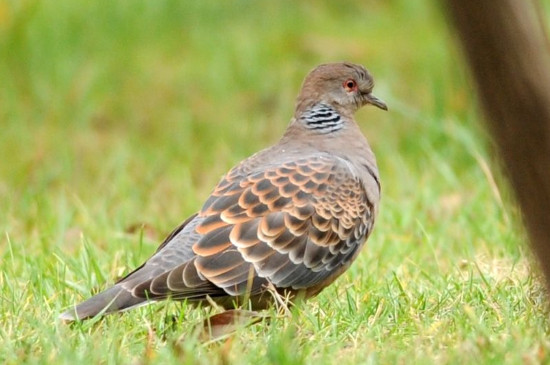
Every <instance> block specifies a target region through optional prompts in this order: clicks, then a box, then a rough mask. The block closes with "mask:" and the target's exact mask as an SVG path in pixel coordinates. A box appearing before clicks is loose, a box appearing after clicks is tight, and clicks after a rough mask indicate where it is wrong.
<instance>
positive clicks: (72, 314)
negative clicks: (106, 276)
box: [59, 284, 147, 321]
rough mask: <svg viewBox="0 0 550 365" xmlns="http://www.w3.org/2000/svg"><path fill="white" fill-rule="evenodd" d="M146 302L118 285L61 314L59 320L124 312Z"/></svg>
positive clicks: (73, 319)
mask: <svg viewBox="0 0 550 365" xmlns="http://www.w3.org/2000/svg"><path fill="white" fill-rule="evenodd" d="M146 302H147V299H145V298H138V297H135V296H133V295H132V293H130V292H129V291H128V290H126V289H124V288H123V287H122V285H120V284H118V285H115V286H113V287H112V288H109V289H107V290H105V291H103V292H101V293H99V294H97V295H94V296H93V297H91V298H90V299H88V300H86V301H84V302H82V303H80V304H78V305H76V306H75V307H73V308H71V309H69V310H67V311H65V312H63V313H61V315H60V316H59V319H61V320H64V321H76V320H82V319H86V318H90V317H94V316H96V315H98V314H100V313H101V314H107V313H114V312H118V311H122V310H125V309H129V308H131V307H135V306H137V305H140V304H145V303H146Z"/></svg>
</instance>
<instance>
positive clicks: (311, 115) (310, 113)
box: [300, 103, 344, 133]
mask: <svg viewBox="0 0 550 365" xmlns="http://www.w3.org/2000/svg"><path fill="white" fill-rule="evenodd" d="M300 120H302V121H303V122H304V124H305V125H306V127H307V128H309V129H314V130H316V131H319V132H320V133H330V132H334V131H337V130H340V129H342V128H343V127H344V122H343V121H342V117H341V116H340V114H338V112H337V111H336V110H334V109H333V108H332V107H331V106H330V105H327V104H323V103H318V104H315V105H314V106H312V107H311V108H310V109H308V110H306V111H305V112H304V113H303V114H302V115H301V116H300Z"/></svg>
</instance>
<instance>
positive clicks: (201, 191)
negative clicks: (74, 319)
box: [0, 0, 550, 321]
mask: <svg viewBox="0 0 550 365" xmlns="http://www.w3.org/2000/svg"><path fill="white" fill-rule="evenodd" d="M438 4H439V2H437V1H435V0H416V1H409V0H391V1H389V0H388V1H375V0H363V1H346V2H342V1H341V0H333V1H323V2H318V1H291V0H283V1H276V2H275V1H249V0H236V1H215V0H201V1H176V0H155V1H146V0H133V1H124V0H117V1H112V0H97V1H74V0H56V1H38V0H26V1H16V0H7V1H6V0H0V208H1V209H0V255H2V256H1V257H0V259H2V260H4V262H5V264H3V265H6V266H5V267H4V269H3V274H2V275H1V276H0V281H2V283H3V286H4V288H5V289H4V290H7V292H5V293H4V294H3V295H4V297H10V298H19V300H27V301H28V302H32V301H36V300H37V301H43V300H45V301H46V302H47V303H48V308H47V313H48V314H47V316H49V317H48V318H50V317H51V318H55V315H56V313H58V311H59V310H60V309H61V308H63V307H65V306H67V305H70V304H73V303H74V302H76V301H77V300H79V299H82V298H83V297H86V296H87V295H89V293H90V290H91V288H92V287H96V286H102V285H106V284H105V283H106V282H112V280H114V279H115V278H116V277H117V276H119V275H122V274H123V273H124V272H127V271H128V270H129V269H131V268H132V266H133V265H136V264H138V263H139V262H140V261H141V260H143V259H145V258H146V257H147V256H148V255H149V254H150V253H151V252H153V250H154V249H155V248H156V246H157V244H158V243H159V242H160V240H162V239H163V238H164V236H165V235H166V234H168V233H169V232H170V230H171V229H172V228H174V227H175V226H176V225H177V224H178V223H180V222H181V221H183V220H184V219H185V218H186V217H187V216H188V215H190V214H192V213H193V212H195V211H196V210H198V209H199V208H200V206H201V203H202V202H203V201H204V199H205V198H206V197H207V196H208V194H209V193H210V191H211V189H212V188H213V186H214V185H215V184H216V182H217V181H218V180H219V178H220V177H221V176H222V175H223V174H224V173H225V172H226V171H227V170H228V169H229V168H230V167H232V166H233V165H234V164H236V163H237V162H239V161H240V160H241V159H243V158H245V157H247V156H249V155H250V154H252V153H254V152H256V151H258V150H260V149H262V148H264V147H267V146H268V145H270V144H273V143H276V142H277V140H278V139H279V138H280V136H281V135H282V133H283V131H284V130H285V128H286V126H287V124H288V122H289V120H290V118H291V116H292V114H293V110H294V100H295V97H296V95H297V93H298V91H299V88H300V85H301V81H302V79H303V77H304V76H305V75H306V74H307V73H308V72H309V71H310V70H311V69H312V68H313V67H315V66H316V65H318V64H320V63H326V62H333V61H342V60H347V61H351V62H354V63H361V64H363V65H365V66H366V67H367V68H368V69H369V70H370V71H371V73H372V74H373V76H374V78H375V82H376V87H375V89H374V91H375V95H376V96H378V97H379V98H381V99H383V100H384V101H385V102H386V103H387V104H388V106H389V111H388V112H383V111H380V110H378V109H375V108H363V109H362V110H360V111H359V112H358V113H357V116H356V119H357V120H358V122H359V124H360V126H361V128H362V130H363V131H364V133H365V135H366V136H367V138H368V139H369V141H370V143H371V145H372V147H373V150H374V151H375V153H376V155H377V158H378V164H379V168H380V173H381V182H382V193H383V198H382V202H381V209H380V217H379V219H378V222H377V225H376V227H375V230H374V231H375V232H374V234H373V235H372V237H371V239H370V240H369V243H368V245H367V249H366V250H365V251H364V253H363V254H362V255H361V257H360V258H359V260H358V262H357V263H356V264H355V265H353V267H352V269H351V270H350V271H351V274H349V276H348V277H347V278H345V279H342V280H343V281H342V283H345V284H347V285H350V286H351V287H352V288H353V287H361V286H369V287H371V288H373V292H374V293H376V289H379V290H382V291H383V290H385V289H384V288H386V289H387V288H390V287H391V288H393V287H397V286H401V285H402V282H403V283H406V285H405V286H406V288H405V289H406V290H410V291H411V292H412V293H416V294H419V293H422V292H423V290H427V289H426V288H431V289H434V290H436V291H437V290H443V291H444V290H447V289H445V288H447V287H448V285H447V283H446V280H447V279H446V278H448V277H455V278H456V277H460V275H461V273H464V272H466V273H468V272H469V273H470V274H471V273H472V272H478V271H477V270H478V269H479V270H480V271H481V272H482V273H483V275H484V277H483V278H482V279H479V278H478V279H479V280H486V281H487V282H488V283H499V282H500V281H501V280H503V278H509V276H510V275H512V274H511V273H513V275H514V276H513V277H514V280H516V279H517V280H527V279H526V278H527V277H528V275H529V272H530V269H529V265H528V264H527V263H526V262H527V261H528V258H529V251H528V250H527V249H526V246H525V242H524V241H525V237H524V233H523V229H522V228H521V227H520V225H519V223H518V222H519V218H518V217H519V215H518V213H517V210H516V209H515V205H514V204H513V202H512V200H511V197H510V194H509V192H508V189H507V186H506V184H504V183H503V179H502V177H501V175H500V174H499V173H498V172H495V171H497V170H495V169H490V168H489V167H490V166H493V167H497V166H498V161H497V160H496V159H495V158H494V154H493V152H492V146H491V143H490V141H489V139H488V138H487V136H486V135H485V133H484V131H483V128H482V124H481V119H480V116H479V114H478V112H477V110H478V108H477V103H476V101H475V95H474V90H473V89H472V86H471V85H472V83H471V82H470V80H469V75H468V73H467V69H466V67H465V65H464V63H463V59H462V56H461V54H460V50H459V49H458V47H457V45H456V39H455V35H454V34H453V32H452V29H451V28H450V27H449V24H447V22H446V20H445V18H444V16H443V12H442V9H440V8H439V6H438ZM543 8H544V10H545V13H544V16H545V17H546V18H547V19H550V16H549V14H550V1H544V2H543ZM141 227H143V237H141V232H142V228H141ZM90 257H93V258H94V259H93V260H92V259H90ZM90 262H91V263H90ZM476 267H477V269H476ZM396 278H400V280H401V281H399V280H398V281H395V279H396ZM438 278H440V279H438ZM470 279H471V277H470ZM476 280H477V279H476ZM336 290H337V289H327V291H326V293H328V295H331V293H332V294H334V293H336ZM351 290H353V289H351ZM396 290H397V289H396ZM401 290H403V288H401ZM457 290H458V289H457ZM367 293H368V291H367V290H365V291H364V293H363V294H357V295H364V296H368V294H367ZM380 295H381V296H383V295H384V294H383V292H380ZM537 295H539V294H537ZM452 296H453V294H452V293H451V294H449V297H452ZM325 298H326V299H323V296H321V299H320V300H321V302H322V301H323V300H328V297H325ZM365 298H366V297H365ZM9 303H11V302H9ZM9 303H8V302H4V304H3V305H4V311H10V310H11V309H10V308H11V307H10V305H11V304H9ZM480 310H481V309H480ZM24 318H25V317H24V316H22V317H20V319H18V321H23V319H24Z"/></svg>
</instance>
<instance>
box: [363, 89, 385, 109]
mask: <svg viewBox="0 0 550 365" xmlns="http://www.w3.org/2000/svg"><path fill="white" fill-rule="evenodd" d="M365 100H366V101H367V104H372V105H374V106H377V107H379V108H380V109H383V110H388V106H387V105H386V103H384V102H383V101H382V100H380V99H378V98H377V97H376V96H374V95H372V94H370V93H369V94H366V95H365Z"/></svg>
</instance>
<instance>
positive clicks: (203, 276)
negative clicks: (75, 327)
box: [60, 63, 387, 320]
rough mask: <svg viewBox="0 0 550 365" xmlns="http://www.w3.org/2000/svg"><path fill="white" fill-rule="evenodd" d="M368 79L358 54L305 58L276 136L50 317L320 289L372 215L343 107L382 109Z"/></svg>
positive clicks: (350, 254) (358, 146)
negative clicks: (329, 59)
mask: <svg viewBox="0 0 550 365" xmlns="http://www.w3.org/2000/svg"><path fill="white" fill-rule="evenodd" d="M373 86H374V83H373V79H372V77H371V76H370V74H369V73H368V72H367V70H366V69H365V68H364V67H362V66H360V65H355V64H350V63H333V64H326V65H321V66H318V67H317V68H315V69H314V70H313V71H311V72H310V74H309V75H308V76H307V77H306V79H305V80H304V84H303V86H302V91H301V93H300V95H299V96H298V99H297V103H296V112H295V114H294V117H293V118H292V120H291V123H290V125H289V127H288V129H287V131H286V132H285V134H284V136H283V137H282V139H281V140H280V141H279V143H278V144H276V145H274V146H272V147H270V148H267V149H265V150H263V151H261V152H258V153H257V154H255V155H253V156H251V157H250V158H248V159H246V160H244V161H243V162H241V163H240V164H239V165H237V166H236V167H234V168H233V169H232V170H230V171H229V172H228V173H227V174H226V175H225V176H224V177H223V178H222V180H221V181H220V182H219V183H218V185H217V186H216V187H215V189H214V191H213V192H212V194H211V196H210V197H209V198H208V200H207V201H206V203H205V204H204V205H203V207H202V209H201V210H200V211H199V212H198V213H197V214H195V215H193V216H191V217H190V218H189V219H187V220H186V221H185V222H184V223H183V224H182V225H181V226H179V227H178V228H177V229H176V230H175V231H174V232H173V233H172V234H171V235H170V236H168V238H166V240H165V241H164V242H163V243H162V244H161V246H160V247H159V248H158V250H157V252H156V253H155V254H154V255H153V256H152V257H151V258H150V259H149V260H147V261H146V262H145V263H144V264H143V265H142V266H141V267H139V268H138V269H136V270H135V271H134V272H132V273H130V274H129V275H127V276H126V277H125V278H123V279H122V280H120V281H119V282H117V283H116V284H115V285H114V286H113V287H111V288H110V289H107V290H106V291H104V292H102V293H99V294H98V295H96V296H94V297H92V298H90V299H88V300H87V301H85V302H83V303H81V304H79V305H77V306H75V307H73V308H71V309H69V310H68V311H66V312H65V313H63V314H61V316H60V318H62V319H65V320H74V319H85V318H89V317H92V316H95V315H97V314H99V313H111V312H116V311H121V310H125V309H128V308H131V307H134V306H137V305H140V304H144V303H147V302H149V301H155V300H161V299H167V298H172V299H187V300H190V301H206V298H207V296H208V297H210V298H211V299H212V300H214V301H216V302H218V303H220V304H221V305H223V306H225V307H232V306H234V305H235V304H236V303H239V301H242V299H243V298H248V299H250V303H251V305H252V307H254V308H263V307H265V306H266V305H269V303H270V302H271V299H272V294H271V293H268V292H267V287H268V286H273V287H275V288H276V289H277V290H278V291H279V292H281V293H286V294H290V295H291V296H293V295H298V294H301V295H303V296H304V297H305V298H308V297H311V296H313V295H316V294H317V293H319V292H320V291H321V290H322V289H323V288H325V287H326V286H327V285H329V284H330V283H332V282H333V281H334V280H335V279H336V278H337V277H338V276H339V275H340V274H341V273H342V272H344V271H345V270H346V269H347V268H348V267H349V265H350V264H351V263H352V262H353V260H354V259H355V258H356V257H357V254H358V253H359V251H360V249H361V247H362V246H363V244H364V242H365V240H366V239H367V237H368V235H369V234H370V233H371V231H372V228H373V224H374V220H375V217H376V213H377V209H378V202H379V199H380V183H379V177H378V168H377V166H376V160H375V158H374V155H373V153H372V151H371V149H370V147H369V144H368V142H367V140H366V139H365V137H364V136H363V135H362V134H361V131H360V129H359V127H358V126H357V124H356V122H355V121H354V119H353V114H354V112H355V111H356V110H357V109H358V108H360V107H361V106H363V105H366V104H372V105H375V106H377V107H379V108H381V109H384V110H386V109H387V108H386V105H385V104H384V103H383V102H382V101H380V100H379V99H377V98H376V97H374V96H373V95H372V93H371V92H372V88H373Z"/></svg>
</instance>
